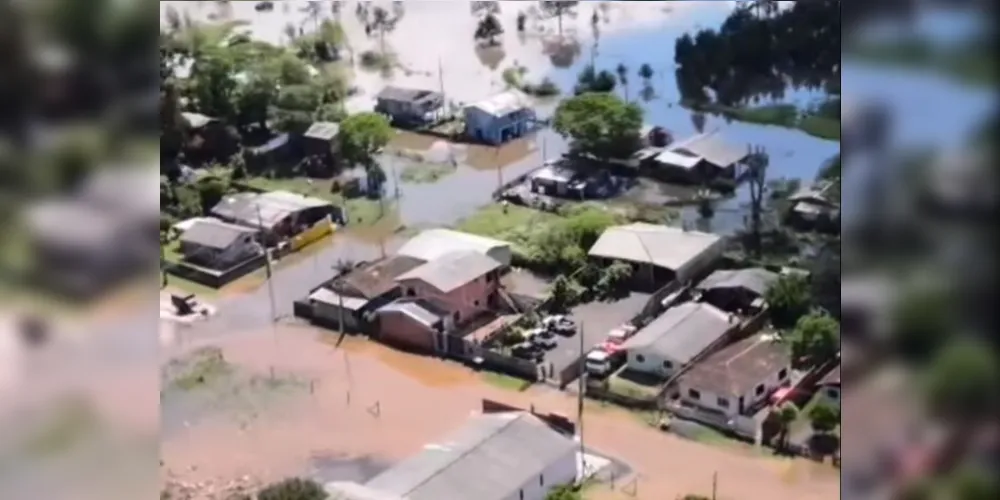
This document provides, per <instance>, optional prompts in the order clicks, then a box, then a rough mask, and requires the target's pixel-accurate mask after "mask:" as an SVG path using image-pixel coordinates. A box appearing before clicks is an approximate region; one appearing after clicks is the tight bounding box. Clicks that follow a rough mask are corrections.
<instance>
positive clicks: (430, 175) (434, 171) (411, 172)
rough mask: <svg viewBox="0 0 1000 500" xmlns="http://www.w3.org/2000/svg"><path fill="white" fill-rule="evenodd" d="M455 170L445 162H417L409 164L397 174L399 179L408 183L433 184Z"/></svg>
mask: <svg viewBox="0 0 1000 500" xmlns="http://www.w3.org/2000/svg"><path fill="white" fill-rule="evenodd" d="M454 172H455V167H452V166H451V165H448V164H446V163H418V164H413V165H409V166H407V167H406V168H404V169H403V172H402V173H401V174H399V180H401V181H403V182H405V183H408V184H433V183H435V182H437V181H439V180H441V179H443V178H444V177H447V176H448V175H450V174H452V173H454Z"/></svg>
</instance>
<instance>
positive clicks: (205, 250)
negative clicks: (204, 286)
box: [180, 218, 263, 270]
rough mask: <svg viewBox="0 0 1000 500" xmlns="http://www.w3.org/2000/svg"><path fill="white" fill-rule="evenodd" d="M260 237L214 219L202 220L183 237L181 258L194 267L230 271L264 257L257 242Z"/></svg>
mask: <svg viewBox="0 0 1000 500" xmlns="http://www.w3.org/2000/svg"><path fill="white" fill-rule="evenodd" d="M256 233H257V231H255V230H254V229H250V228H248V227H245V226H239V225H236V224H229V223H226V222H222V221H220V220H217V219H212V218H204V219H200V220H197V221H195V222H194V223H193V224H192V225H191V227H189V228H188V229H187V230H186V231H184V234H182V235H181V238H180V250H181V254H182V255H183V256H184V260H185V261H186V262H189V263H191V264H195V265H198V266H201V267H207V268H210V269H218V270H224V269H229V268H231V267H233V266H236V265H238V264H240V263H242V262H246V261H247V260H250V259H253V258H255V257H259V256H260V255H261V254H262V253H263V249H262V248H261V246H260V245H259V244H258V243H257V241H256V240H255V239H254V236H255V234H256Z"/></svg>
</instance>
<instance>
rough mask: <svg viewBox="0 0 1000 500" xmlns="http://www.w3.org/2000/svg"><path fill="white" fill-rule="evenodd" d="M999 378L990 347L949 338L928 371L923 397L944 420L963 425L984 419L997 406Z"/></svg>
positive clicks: (989, 416)
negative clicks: (924, 396)
mask: <svg viewBox="0 0 1000 500" xmlns="http://www.w3.org/2000/svg"><path fill="white" fill-rule="evenodd" d="M998 380H1000V366H998V360H997V355H996V354H995V351H994V350H993V349H992V348H990V347H989V346H988V345H986V344H985V343H983V342H982V341H979V340H975V339H971V338H963V337H952V339H951V341H950V342H949V343H947V344H946V345H945V346H944V348H943V349H941V350H940V351H939V352H938V354H937V356H936V357H935V358H934V359H933V360H932V361H931V364H930V367H929V368H928V370H927V374H926V380H925V384H924V389H925V395H926V400H927V403H928V405H929V406H930V409H931V411H932V412H933V413H934V414H936V415H937V416H939V417H941V418H943V419H947V420H950V421H952V422H958V423H963V424H971V423H975V422H980V421H985V420H987V419H989V418H991V416H992V415H994V414H995V413H994V412H995V411H996V410H997V409H998V408H1000V396H998V394H1000V383H998ZM969 427H970V428H971V425H969Z"/></svg>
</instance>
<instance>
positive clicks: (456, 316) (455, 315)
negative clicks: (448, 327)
mask: <svg viewBox="0 0 1000 500" xmlns="http://www.w3.org/2000/svg"><path fill="white" fill-rule="evenodd" d="M451 317H452V318H455V321H458V320H459V318H461V317H462V315H461V314H460V313H459V312H458V311H455V314H452V315H451Z"/></svg>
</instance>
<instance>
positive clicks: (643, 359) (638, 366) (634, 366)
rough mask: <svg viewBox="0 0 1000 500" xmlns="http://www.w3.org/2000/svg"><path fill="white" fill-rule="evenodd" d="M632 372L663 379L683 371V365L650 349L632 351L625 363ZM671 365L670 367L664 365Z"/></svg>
mask: <svg viewBox="0 0 1000 500" xmlns="http://www.w3.org/2000/svg"><path fill="white" fill-rule="evenodd" d="M625 363H626V364H627V365H628V367H629V369H630V370H636V371H640V372H643V373H652V374H655V375H658V376H660V377H663V378H669V377H671V376H673V375H674V374H676V373H677V371H678V370H680V369H681V367H682V366H681V363H680V362H678V361H677V360H674V359H667V358H665V357H663V356H660V355H659V354H658V353H656V352H653V351H652V350H650V349H631V350H629V352H628V358H627V360H626V361H625ZM664 363H669V364H670V365H669V367H668V366H666V365H664Z"/></svg>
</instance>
